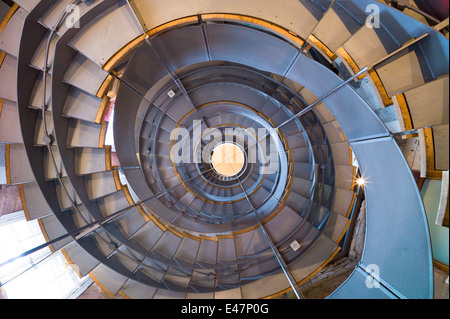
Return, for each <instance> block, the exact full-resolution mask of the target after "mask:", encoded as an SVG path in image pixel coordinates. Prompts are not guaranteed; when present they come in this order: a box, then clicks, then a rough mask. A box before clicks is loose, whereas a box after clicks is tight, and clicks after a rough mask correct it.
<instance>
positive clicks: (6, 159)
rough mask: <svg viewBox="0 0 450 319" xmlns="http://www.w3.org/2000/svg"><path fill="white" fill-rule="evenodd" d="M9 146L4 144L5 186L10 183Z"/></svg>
mask: <svg viewBox="0 0 450 319" xmlns="http://www.w3.org/2000/svg"><path fill="white" fill-rule="evenodd" d="M10 152H11V144H5V174H6V184H12V183H11V154H10Z"/></svg>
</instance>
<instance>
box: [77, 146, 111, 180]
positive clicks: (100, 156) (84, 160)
mask: <svg viewBox="0 0 450 319" xmlns="http://www.w3.org/2000/svg"><path fill="white" fill-rule="evenodd" d="M110 156H111V149H110V148H109V149H108V148H88V147H84V148H77V149H76V151H75V164H76V169H75V171H76V173H77V174H78V175H87V174H92V173H99V172H104V171H109V170H111V157H110Z"/></svg>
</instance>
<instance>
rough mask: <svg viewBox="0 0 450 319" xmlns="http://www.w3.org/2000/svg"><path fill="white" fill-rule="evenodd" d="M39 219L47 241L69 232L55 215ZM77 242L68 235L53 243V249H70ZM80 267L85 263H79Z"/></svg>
mask: <svg viewBox="0 0 450 319" xmlns="http://www.w3.org/2000/svg"><path fill="white" fill-rule="evenodd" d="M38 221H39V226H40V227H41V230H42V233H43V234H44V236H45V238H46V240H47V241H51V240H54V239H56V238H59V237H61V236H63V235H66V234H67V231H66V229H65V228H64V227H63V226H62V225H61V223H60V222H59V220H58V218H57V217H56V216H55V215H54V214H51V215H48V216H45V217H43V218H41V219H39V220H38ZM75 243H76V242H74V241H73V239H72V237H68V238H66V239H63V240H59V241H58V242H56V243H53V244H52V245H51V249H52V250H54V251H58V250H60V249H63V250H64V249H70V248H69V247H71V246H73V245H75ZM77 267H78V268H80V267H84V265H82V264H79V265H77Z"/></svg>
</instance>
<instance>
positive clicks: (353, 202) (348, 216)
mask: <svg viewBox="0 0 450 319" xmlns="http://www.w3.org/2000/svg"><path fill="white" fill-rule="evenodd" d="M355 201H356V193H355V192H353V197H352V201H351V202H350V206H349V207H348V211H347V214H346V215H345V217H347V218H350V215H351V214H352V211H353V206H354V205H355Z"/></svg>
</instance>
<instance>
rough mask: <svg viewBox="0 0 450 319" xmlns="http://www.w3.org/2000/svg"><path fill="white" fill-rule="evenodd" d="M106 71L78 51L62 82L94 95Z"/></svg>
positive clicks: (106, 74) (105, 75)
mask: <svg viewBox="0 0 450 319" xmlns="http://www.w3.org/2000/svg"><path fill="white" fill-rule="evenodd" d="M107 76H108V73H107V72H106V71H104V70H102V69H101V68H100V67H99V66H98V65H96V64H95V63H94V62H92V61H91V60H89V59H88V58H87V57H85V56H83V55H82V54H80V53H78V54H77V55H76V56H75V58H74V60H73V61H72V63H71V64H70V67H69V69H68V70H67V71H66V74H65V75H64V82H66V83H68V84H70V85H72V86H74V87H76V88H78V89H80V90H82V91H84V92H85V93H87V94H90V95H92V96H96V95H97V92H98V90H99V89H100V87H101V86H102V84H103V82H104V81H105V79H106V77H107Z"/></svg>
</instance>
